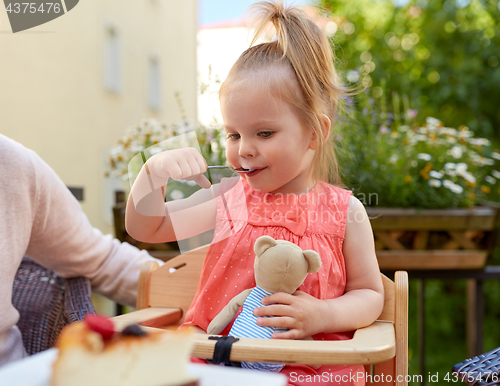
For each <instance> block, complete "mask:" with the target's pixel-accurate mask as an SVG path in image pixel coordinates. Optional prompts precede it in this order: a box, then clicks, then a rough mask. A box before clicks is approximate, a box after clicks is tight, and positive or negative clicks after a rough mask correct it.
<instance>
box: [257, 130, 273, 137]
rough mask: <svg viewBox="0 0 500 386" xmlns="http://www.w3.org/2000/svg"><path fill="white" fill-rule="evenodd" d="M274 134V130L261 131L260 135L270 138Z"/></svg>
mask: <svg viewBox="0 0 500 386" xmlns="http://www.w3.org/2000/svg"><path fill="white" fill-rule="evenodd" d="M272 134H273V132H272V131H261V132H260V133H259V135H260V136H261V137H263V138H269V137H270V136H271V135H272Z"/></svg>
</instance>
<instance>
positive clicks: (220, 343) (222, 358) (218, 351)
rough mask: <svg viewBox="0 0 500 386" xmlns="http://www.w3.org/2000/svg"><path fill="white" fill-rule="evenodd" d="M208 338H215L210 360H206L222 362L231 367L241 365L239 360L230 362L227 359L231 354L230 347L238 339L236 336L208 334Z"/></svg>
mask: <svg viewBox="0 0 500 386" xmlns="http://www.w3.org/2000/svg"><path fill="white" fill-rule="evenodd" d="M208 339H210V340H216V341H217V343H216V344H215V349H214V356H213V359H212V360H208V362H211V363H215V364H218V365H219V364H224V366H232V367H241V363H240V362H232V361H230V360H229V357H230V356H231V347H232V345H233V343H234V342H237V341H239V339H238V338H235V337H234V336H227V335H223V336H210V337H208Z"/></svg>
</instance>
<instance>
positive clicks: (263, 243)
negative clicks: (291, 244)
mask: <svg viewBox="0 0 500 386" xmlns="http://www.w3.org/2000/svg"><path fill="white" fill-rule="evenodd" d="M276 244H278V243H277V242H276V240H275V239H273V238H272V237H271V236H260V237H259V238H258V239H257V241H255V244H254V245H253V250H254V251H255V254H256V255H257V257H260V256H261V255H262V254H263V253H264V252H265V251H267V250H268V249H269V248H271V247H274V246H275V245H276Z"/></svg>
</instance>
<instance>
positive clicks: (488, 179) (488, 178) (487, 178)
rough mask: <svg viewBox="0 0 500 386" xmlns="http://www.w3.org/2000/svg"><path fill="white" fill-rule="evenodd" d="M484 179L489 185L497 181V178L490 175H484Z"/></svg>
mask: <svg viewBox="0 0 500 386" xmlns="http://www.w3.org/2000/svg"><path fill="white" fill-rule="evenodd" d="M484 179H485V180H486V182H489V183H490V184H491V185H494V184H495V183H496V182H497V180H495V179H494V178H493V177H491V176H486V177H484Z"/></svg>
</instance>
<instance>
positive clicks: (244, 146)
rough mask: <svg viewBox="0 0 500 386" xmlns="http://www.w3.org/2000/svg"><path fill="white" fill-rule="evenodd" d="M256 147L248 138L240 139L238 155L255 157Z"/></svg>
mask: <svg viewBox="0 0 500 386" xmlns="http://www.w3.org/2000/svg"><path fill="white" fill-rule="evenodd" d="M255 154H256V149H255V146H253V144H252V143H251V141H249V140H242V139H240V147H239V150H238V155H239V156H240V157H255Z"/></svg>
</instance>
